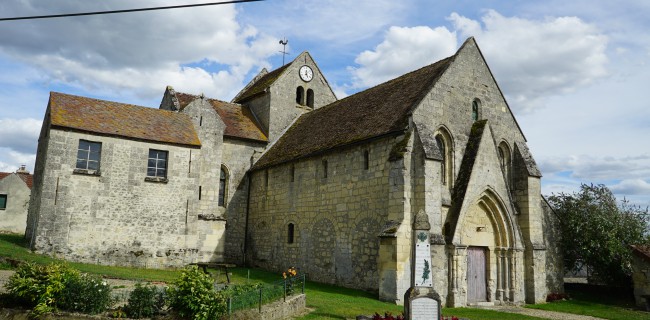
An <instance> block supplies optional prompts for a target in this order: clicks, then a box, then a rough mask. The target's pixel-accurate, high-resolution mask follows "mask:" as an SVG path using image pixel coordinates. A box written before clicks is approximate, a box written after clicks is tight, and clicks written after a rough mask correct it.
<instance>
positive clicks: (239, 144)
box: [223, 138, 265, 265]
mask: <svg viewBox="0 0 650 320" xmlns="http://www.w3.org/2000/svg"><path fill="white" fill-rule="evenodd" d="M264 147H265V144H264V143H259V142H250V141H244V140H237V139H229V138H224V144H223V148H224V151H223V164H224V165H225V166H226V167H227V168H228V183H227V185H226V207H225V208H224V209H225V213H224V217H225V218H226V237H225V241H223V244H224V245H225V250H226V251H225V257H224V259H225V260H226V261H228V262H231V263H235V264H238V265H241V264H243V263H244V241H245V240H244V238H245V235H246V211H247V210H246V209H247V207H248V178H247V177H246V172H247V171H248V169H250V167H251V165H252V163H253V159H254V157H255V156H256V155H259V154H261V153H262V151H263V150H264Z"/></svg>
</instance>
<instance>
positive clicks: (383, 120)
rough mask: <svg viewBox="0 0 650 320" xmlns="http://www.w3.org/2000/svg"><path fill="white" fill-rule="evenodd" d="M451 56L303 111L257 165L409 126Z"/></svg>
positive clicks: (357, 140)
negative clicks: (315, 108) (414, 110)
mask: <svg viewBox="0 0 650 320" xmlns="http://www.w3.org/2000/svg"><path fill="white" fill-rule="evenodd" d="M452 59H453V57H449V58H446V59H443V60H440V61H438V62H436V63H434V64H432V65H429V66H426V67H423V68H420V69H418V70H415V71H413V72H410V73H407V74H405V75H403V76H401V77H399V78H396V79H393V80H390V81H388V82H385V83H382V84H380V85H377V86H375V87H373V88H370V89H367V90H365V91H362V92H359V93H357V94H354V95H351V96H349V97H347V98H344V99H341V100H338V101H336V102H334V103H331V104H329V105H327V106H325V107H322V108H320V109H317V110H314V111H312V112H309V113H306V114H304V115H302V116H301V117H300V118H299V119H298V120H297V121H296V122H295V123H294V124H293V126H291V128H289V130H287V132H286V133H285V134H284V135H283V136H282V137H281V138H280V139H279V140H278V141H277V142H276V143H275V145H273V146H272V147H271V148H270V149H269V150H268V151H267V152H266V153H265V154H264V155H263V156H262V158H260V160H259V161H258V162H257V163H256V164H255V166H254V167H253V169H254V170H256V169H261V168H264V167H269V166H272V165H276V164H280V163H283V162H286V161H291V160H293V159H297V158H301V157H306V156H309V155H313V154H316V153H318V152H322V151H325V150H328V149H331V148H335V147H339V146H344V145H349V144H352V143H355V142H360V141H363V140H366V139H370V138H375V137H379V136H382V135H386V134H390V133H395V132H401V131H403V130H405V129H406V128H407V126H408V117H409V115H410V112H411V110H412V109H413V108H414V107H415V105H416V104H417V103H418V102H419V101H421V100H422V99H423V98H424V95H425V94H426V93H427V92H428V91H429V90H430V88H431V87H432V86H433V85H434V84H435V82H436V81H437V80H438V79H439V78H440V76H441V75H442V74H443V72H444V71H445V70H446V69H447V67H448V66H449V64H450V62H451V61H452Z"/></svg>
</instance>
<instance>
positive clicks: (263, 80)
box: [26, 38, 562, 306]
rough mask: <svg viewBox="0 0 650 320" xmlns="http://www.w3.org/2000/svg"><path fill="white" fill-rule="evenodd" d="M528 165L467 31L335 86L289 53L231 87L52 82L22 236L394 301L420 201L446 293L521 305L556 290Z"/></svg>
mask: <svg viewBox="0 0 650 320" xmlns="http://www.w3.org/2000/svg"><path fill="white" fill-rule="evenodd" d="M540 179H541V173H540V171H539V169H538V167H537V165H536V164H535V161H534V159H533V157H532V155H531V152H530V150H529V149H528V146H527V145H526V138H525V137H524V134H523V132H522V130H521V128H520V127H519V125H518V123H517V121H516V119H515V118H514V116H513V114H512V112H511V110H510V107H509V106H508V104H507V102H506V101H505V99H504V96H503V94H502V92H501V90H500V88H499V86H498V85H497V83H496V81H495V79H494V77H493V75H492V73H491V71H490V69H489V67H488V66H487V64H486V62H485V60H484V58H483V55H482V54H481V52H480V49H479V48H478V46H477V44H476V42H475V41H474V39H473V38H469V39H468V40H467V41H465V43H464V44H463V45H462V46H461V48H460V49H459V50H458V51H457V52H456V54H454V55H453V56H451V57H448V58H446V59H443V60H440V61H438V62H436V63H434V64H432V65H429V66H425V67H423V68H421V69H418V70H415V71H412V72H410V73H407V74H405V75H402V76H400V77H398V78H395V79H393V80H390V81H388V82H385V83H382V84H380V85H377V86H375V87H372V88H370V89H367V90H365V91H362V92H359V93H356V94H354V95H351V96H348V97H346V98H343V99H340V100H339V99H337V98H336V96H335V94H334V92H333V91H332V89H331V87H330V86H329V84H328V82H327V80H326V79H325V77H324V75H323V74H322V73H321V71H320V69H319V68H318V66H317V64H316V63H315V61H314V60H313V59H312V57H311V56H310V54H309V53H307V52H303V53H302V54H300V55H299V56H298V57H296V59H294V60H293V61H292V62H290V63H288V64H287V65H284V66H282V67H280V68H278V69H276V70H273V71H271V72H268V71H267V70H265V69H264V70H262V71H261V72H260V73H259V74H258V75H257V76H256V77H255V78H254V79H252V80H251V82H250V83H249V84H248V85H247V86H246V87H244V88H243V89H242V90H241V92H239V93H238V94H237V95H236V97H235V98H234V99H233V100H232V101H231V102H225V101H221V100H216V99H210V98H207V97H205V96H203V95H193V94H187V93H180V92H176V91H175V90H174V89H173V88H171V87H168V88H167V89H166V90H165V92H164V95H163V98H162V102H161V104H160V108H159V109H152V108H146V107H140V106H134V105H127V104H122V103H117V102H111V101H103V100H97V99H91V98H86V97H79V96H73V95H68V94H63V93H55V92H53V93H51V95H50V100H49V103H48V108H47V111H46V114H45V118H44V121H43V128H42V130H41V134H40V138H39V144H38V152H37V160H36V166H35V172H34V187H33V190H32V195H31V202H30V208H29V215H28V218H27V229H26V237H27V238H28V239H29V240H30V243H31V246H32V248H33V249H35V250H36V251H37V252H41V253H46V254H50V255H56V256H57V257H61V258H65V259H67V260H71V261H80V262H89V263H99V264H109V265H130V266H142V267H181V266H184V265H187V264H189V263H194V262H210V261H214V262H230V263H236V264H238V265H247V266H253V267H260V268H264V269H267V270H272V271H282V270H286V269H287V268H288V267H290V266H295V267H297V268H299V269H300V270H301V271H302V272H306V273H308V275H309V278H310V279H311V280H314V281H319V282H325V283H333V284H337V285H341V286H347V287H352V288H360V289H364V290H369V291H373V292H376V293H377V294H378V297H379V298H380V299H382V300H387V301H394V302H396V303H399V304H402V303H404V301H403V297H404V293H405V292H406V290H407V289H408V288H409V286H410V284H411V274H412V273H411V270H412V268H413V266H412V265H411V254H412V250H413V230H412V225H413V219H414V216H415V215H416V214H418V213H424V214H426V216H427V217H428V219H429V223H430V225H431V230H430V233H431V234H430V239H431V256H432V262H431V270H432V272H431V274H432V279H433V287H434V289H435V290H436V291H437V292H438V293H439V294H440V296H441V298H442V302H443V304H444V305H447V306H465V305H472V304H478V303H487V304H519V303H524V302H525V303H536V302H542V301H545V299H546V295H547V294H548V293H551V292H560V291H562V266H561V258H560V255H559V251H558V250H559V249H558V244H557V237H558V235H557V231H556V230H557V229H556V228H555V224H556V218H555V216H554V214H553V213H552V211H551V210H550V208H549V207H548V205H547V204H546V203H545V201H544V199H543V197H542V196H541V184H540Z"/></svg>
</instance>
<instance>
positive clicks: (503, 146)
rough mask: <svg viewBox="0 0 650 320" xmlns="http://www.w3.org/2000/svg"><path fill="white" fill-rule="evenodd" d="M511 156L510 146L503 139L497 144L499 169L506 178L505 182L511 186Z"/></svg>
mask: <svg viewBox="0 0 650 320" xmlns="http://www.w3.org/2000/svg"><path fill="white" fill-rule="evenodd" d="M511 161H512V157H511V156H510V148H509V147H508V144H507V143H506V142H505V141H503V142H501V143H500V144H499V162H500V165H501V171H503V177H504V178H505V180H506V184H507V185H508V186H511V179H512V168H511V167H512V164H511Z"/></svg>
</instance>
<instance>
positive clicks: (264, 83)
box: [233, 63, 291, 103]
mask: <svg viewBox="0 0 650 320" xmlns="http://www.w3.org/2000/svg"><path fill="white" fill-rule="evenodd" d="M290 65H291V63H288V64H285V65H284V66H282V67H280V68H277V69H275V70H273V71H271V72H269V73H267V74H265V75H264V76H262V77H261V78H260V79H259V80H257V81H256V82H255V83H254V84H253V85H251V86H250V87H249V88H248V89H246V88H245V89H244V90H242V92H240V93H239V94H237V96H236V97H235V99H234V100H233V102H237V103H240V102H243V101H246V100H248V99H250V98H252V97H255V96H256V95H258V94H260V93H262V92H264V90H266V88H268V87H269V86H271V84H273V82H275V80H277V79H278V78H279V77H280V76H281V75H282V73H283V72H284V70H286V69H287V67H288V66H290Z"/></svg>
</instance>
